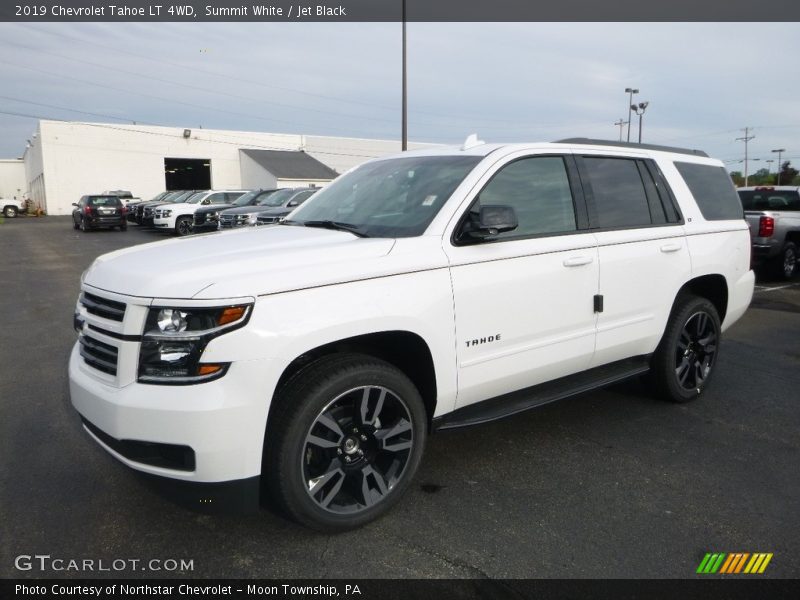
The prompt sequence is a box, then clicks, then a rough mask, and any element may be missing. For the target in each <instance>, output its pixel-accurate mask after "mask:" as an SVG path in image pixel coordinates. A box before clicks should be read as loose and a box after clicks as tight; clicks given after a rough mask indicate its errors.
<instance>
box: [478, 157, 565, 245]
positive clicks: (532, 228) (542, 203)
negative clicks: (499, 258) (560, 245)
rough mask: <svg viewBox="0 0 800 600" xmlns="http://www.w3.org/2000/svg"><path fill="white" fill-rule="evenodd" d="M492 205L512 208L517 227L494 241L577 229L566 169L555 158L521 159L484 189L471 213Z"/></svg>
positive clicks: (559, 158) (506, 168)
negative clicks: (517, 223)
mask: <svg viewBox="0 0 800 600" xmlns="http://www.w3.org/2000/svg"><path fill="white" fill-rule="evenodd" d="M494 205H505V206H511V207H513V208H514V211H515V212H516V213H517V220H518V221H519V226H518V227H517V228H516V229H515V230H513V231H507V232H505V233H501V234H499V235H497V236H495V237H494V238H493V239H505V238H517V237H524V236H533V235H541V234H546V233H564V232H569V231H575V230H576V229H577V227H576V225H575V207H574V205H573V203H572V192H571V190H570V187H569V179H568V177H567V169H566V166H565V165H564V160H563V159H562V158H561V157H558V156H539V157H532V158H523V159H521V160H517V161H514V162H512V163H510V164H508V165H506V166H505V167H503V168H502V169H501V170H500V171H498V172H497V173H496V174H495V176H494V177H493V178H492V180H491V181H490V182H489V183H488V184H487V185H486V187H485V188H483V190H482V191H481V193H480V194H479V195H478V198H477V199H476V201H475V203H474V204H473V205H472V207H471V208H470V212H471V213H473V214H474V215H477V213H478V212H479V211H480V207H481V206H494Z"/></svg>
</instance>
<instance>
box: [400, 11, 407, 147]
mask: <svg viewBox="0 0 800 600" xmlns="http://www.w3.org/2000/svg"><path fill="white" fill-rule="evenodd" d="M402 135H403V141H402V148H401V149H402V151H403V152H405V151H406V150H408V76H407V72H406V0H403V134H402Z"/></svg>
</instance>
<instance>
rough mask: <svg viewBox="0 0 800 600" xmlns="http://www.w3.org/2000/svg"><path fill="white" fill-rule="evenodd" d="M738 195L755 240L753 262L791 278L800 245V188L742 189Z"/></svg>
mask: <svg viewBox="0 0 800 600" xmlns="http://www.w3.org/2000/svg"><path fill="white" fill-rule="evenodd" d="M738 192H739V198H741V200H742V207H743V208H744V216H745V219H746V220H747V223H748V225H750V232H751V234H752V236H751V237H752V238H753V263H754V264H756V265H759V266H763V267H766V268H768V269H770V270H771V271H772V273H773V274H774V275H776V276H778V277H781V278H783V279H791V278H792V277H793V276H794V274H795V273H796V272H797V260H798V246H800V187H797V186H789V185H781V186H758V187H742V188H739V189H738Z"/></svg>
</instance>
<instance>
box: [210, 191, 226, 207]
mask: <svg viewBox="0 0 800 600" xmlns="http://www.w3.org/2000/svg"><path fill="white" fill-rule="evenodd" d="M208 203H209V204H225V192H217V193H216V194H211V195H210V196H209V197H208Z"/></svg>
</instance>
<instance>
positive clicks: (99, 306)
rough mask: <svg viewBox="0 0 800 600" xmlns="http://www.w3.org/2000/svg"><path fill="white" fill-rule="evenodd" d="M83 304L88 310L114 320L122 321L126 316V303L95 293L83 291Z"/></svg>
mask: <svg viewBox="0 0 800 600" xmlns="http://www.w3.org/2000/svg"><path fill="white" fill-rule="evenodd" d="M81 304H83V305H84V306H85V307H86V312H88V313H91V314H93V315H97V316H98V317H103V318H104V319H110V320H112V321H120V322H121V321H122V319H123V318H124V317H125V303H124V302H116V301H114V300H108V299H107V298H101V297H100V296H95V295H94V294H89V293H87V292H83V296H81Z"/></svg>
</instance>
